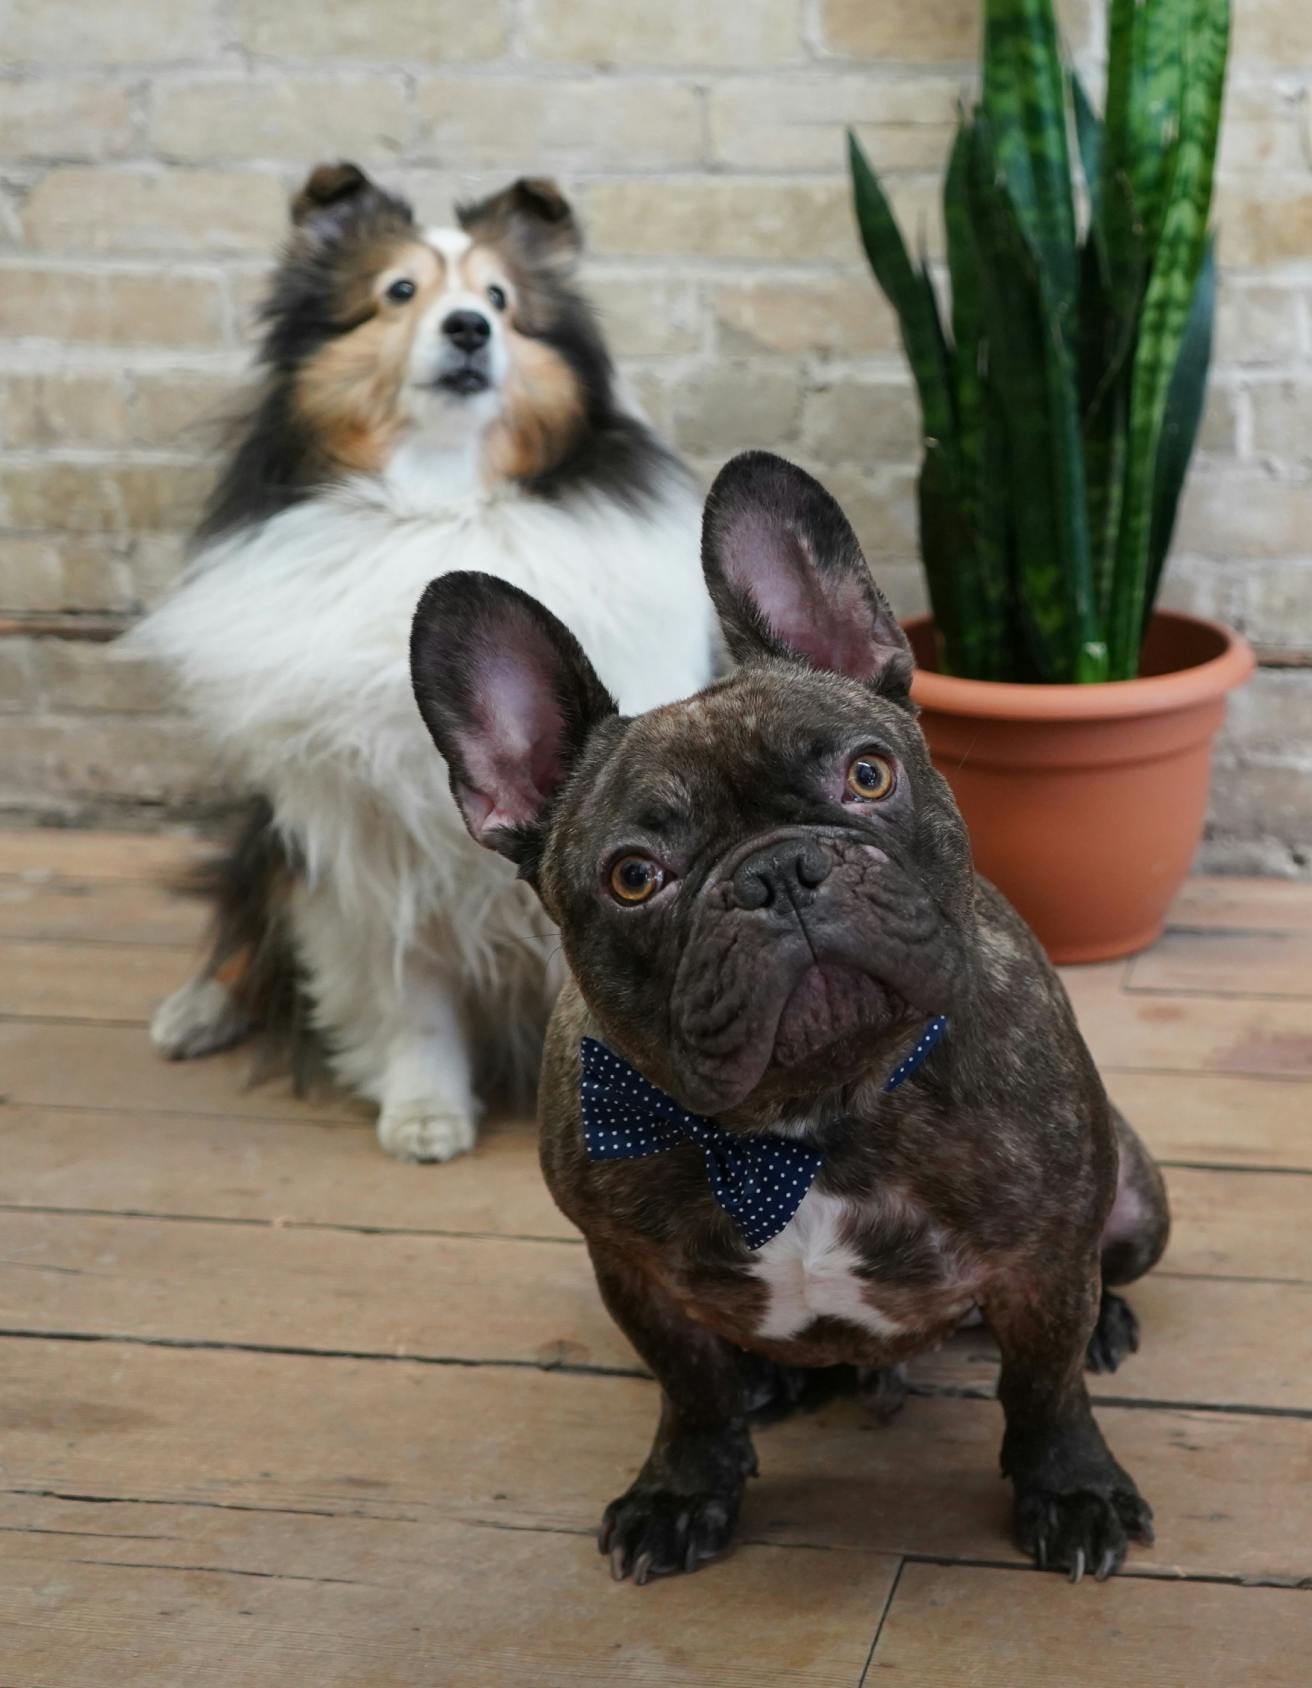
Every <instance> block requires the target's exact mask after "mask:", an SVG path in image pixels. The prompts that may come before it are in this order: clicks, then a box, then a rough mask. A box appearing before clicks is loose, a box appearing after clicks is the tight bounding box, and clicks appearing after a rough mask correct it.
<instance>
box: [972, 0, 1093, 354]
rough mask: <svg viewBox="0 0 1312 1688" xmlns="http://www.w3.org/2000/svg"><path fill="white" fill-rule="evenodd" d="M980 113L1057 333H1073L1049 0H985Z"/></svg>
mask: <svg viewBox="0 0 1312 1688" xmlns="http://www.w3.org/2000/svg"><path fill="white" fill-rule="evenodd" d="M982 105H983V110H984V113H985V115H986V116H987V118H988V121H989V127H990V130H991V133H992V140H993V147H994V151H995V156H996V160H997V164H998V167H999V168H1000V169H1001V171H1002V172H1003V174H1004V175H1005V177H1006V179H1007V186H1008V189H1009V192H1010V195H1011V200H1012V203H1013V205H1014V207H1015V213H1016V216H1017V217H1018V219H1019V221H1020V225H1021V227H1022V229H1023V230H1024V232H1025V236H1026V239H1027V240H1028V242H1029V244H1030V246H1031V247H1032V248H1033V250H1034V253H1035V256H1036V258H1037V260H1038V262H1039V264H1040V265H1041V267H1042V269H1043V271H1044V273H1045V275H1046V278H1047V279H1046V286H1047V289H1048V293H1049V296H1050V299H1051V302H1052V306H1053V309H1054V310H1055V311H1056V313H1057V323H1058V327H1059V329H1060V331H1061V333H1062V334H1063V335H1064V336H1065V337H1066V338H1067V339H1068V340H1072V339H1073V338H1074V321H1075V297H1076V264H1075V260H1076V242H1075V203H1074V199H1073V197H1072V194H1071V160H1070V148H1069V145H1068V142H1067V127H1066V74H1065V71H1064V70H1063V68H1062V62H1061V51H1060V44H1059V41H1058V37H1057V24H1056V19H1055V18H1054V16H1053V9H1052V0H988V5H987V6H986V8H985V28H984V96H983V102H982Z"/></svg>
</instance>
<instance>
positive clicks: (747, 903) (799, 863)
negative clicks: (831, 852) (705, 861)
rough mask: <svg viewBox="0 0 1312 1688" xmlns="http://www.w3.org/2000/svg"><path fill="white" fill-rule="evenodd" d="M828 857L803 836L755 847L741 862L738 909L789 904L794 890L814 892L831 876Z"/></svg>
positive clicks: (736, 884) (736, 883)
mask: <svg viewBox="0 0 1312 1688" xmlns="http://www.w3.org/2000/svg"><path fill="white" fill-rule="evenodd" d="M829 866H830V863H829V858H828V856H827V855H826V854H825V852H824V851H823V850H821V849H819V848H818V847H817V846H816V845H814V844H810V843H808V842H807V840H806V839H804V838H784V839H780V840H779V841H778V842H776V843H774V844H767V845H766V846H765V847H764V849H761V850H753V852H752V853H751V855H750V856H748V857H747V859H746V860H745V861H742V862H740V863H739V864H738V867H737V870H736V871H735V873H734V876H733V881H732V883H733V897H734V901H735V902H736V903H737V904H738V907H739V908H748V909H753V908H769V907H770V906H771V905H772V904H774V903H776V902H778V903H784V904H787V902H788V901H789V898H790V896H791V893H792V892H793V890H794V889H797V888H800V889H802V890H806V891H813V890H814V889H815V888H816V886H817V885H821V884H823V883H824V881H825V880H826V879H827V878H828V877H829Z"/></svg>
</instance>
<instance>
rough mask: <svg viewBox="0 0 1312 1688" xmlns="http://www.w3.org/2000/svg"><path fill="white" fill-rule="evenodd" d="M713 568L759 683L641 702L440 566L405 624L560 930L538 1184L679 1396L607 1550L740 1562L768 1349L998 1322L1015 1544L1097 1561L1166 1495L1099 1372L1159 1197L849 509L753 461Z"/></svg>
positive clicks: (454, 761) (489, 813) (489, 829)
mask: <svg viewBox="0 0 1312 1688" xmlns="http://www.w3.org/2000/svg"><path fill="white" fill-rule="evenodd" d="M703 561H704V566H705V572H706V579H707V583H708V585H709V587H710V591H711V594H712V597H713V598H714V601H715V604H716V608H717V610H718V612H719V615H720V620H721V623H722V625H723V628H724V633H725V636H726V639H727V641H728V645H729V648H730V650H731V652H732V654H733V655H734V657H735V658H736V659H737V661H738V663H739V667H738V669H737V671H736V672H735V673H734V674H733V675H732V676H731V677H729V678H728V679H724V680H721V681H719V682H718V683H716V684H714V685H712V686H710V687H709V688H708V689H707V690H706V691H704V692H701V693H699V694H698V695H697V696H695V697H693V698H690V699H688V700H687V701H685V702H683V703H677V704H672V705H670V706H668V707H666V708H662V709H656V710H653V711H651V712H650V713H649V714H646V715H642V716H639V717H637V718H636V719H632V720H626V719H624V718H622V717H621V716H620V715H618V714H617V712H616V708H615V705H614V703H613V702H612V700H611V698H610V697H609V696H608V695H607V693H606V691H605V690H604V689H603V687H602V685H601V684H600V682H599V681H598V679H597V676H596V674H595V673H594V672H593V669H592V667H591V665H590V664H589V662H588V660H587V658H586V657H585V656H584V654H583V652H582V650H581V649H580V648H579V645H578V643H577V642H576V641H575V639H574V638H573V637H572V636H571V634H570V633H569V632H567V631H566V629H565V628H564V627H563V626H561V625H560V623H559V622H558V621H556V620H555V619H554V617H552V616H551V615H550V614H548V612H547V611H546V610H545V609H543V608H542V607H541V605H539V604H538V603H536V602H535V601H534V600H533V599H532V598H529V597H527V596H526V595H525V594H524V593H522V592H520V591H518V590H516V588H514V587H512V586H509V585H506V584H504V583H502V582H499V581H496V580H492V579H490V578H489V577H487V576H484V575H477V574H450V575H447V576H445V577H444V578H442V579H440V580H437V581H435V582H434V583H433V584H432V585H431V586H430V587H429V588H428V591H427V592H426V594H425V596H424V598H423V601H422V602H421V604H420V606H419V609H418V613H417V615H416V618H415V623H414V632H413V641H412V668H413V676H414V685H415V693H416V696H417V699H418V702H419V706H420V709H421V711H422V712H423V716H424V719H425V720H426V722H427V723H428V726H429V729H430V730H431V732H432V735H433V738H434V740H435V741H436V743H437V746H438V748H439V749H440V750H441V752H442V754H443V756H444V757H445V758H446V760H447V763H448V765H449V767H450V770H451V782H452V789H453V790H454V792H455V795H456V797H457V799H458V801H459V804H460V807H461V809H462V810H463V813H464V816H465V820H466V822H467V824H468V826H469V829H470V831H471V832H472V834H473V835H474V837H475V838H477V839H479V840H480V841H481V842H482V843H484V844H486V845H487V846H489V848H491V849H494V850H499V851H500V852H501V853H502V854H503V855H506V856H508V857H509V858H510V859H511V861H513V862H515V863H516V864H517V865H518V868H519V872H520V874H521V876H522V877H523V878H525V879H527V880H528V881H529V882H530V883H531V884H532V885H533V886H534V887H536V889H537V892H538V894H539V895H540V896H541V899H542V902H543V903H544V905H545V906H546V908H547V910H548V911H549V912H550V914H551V915H552V917H553V918H554V919H555V920H556V922H557V923H558V924H559V927H560V932H561V938H562V942H563V945H564V951H565V955H566V958H567V959H568V962H569V965H570V969H571V972H572V975H573V976H572V978H571V980H570V981H569V982H568V983H567V985H566V987H565V989H564V992H563V994H562V996H561V998H560V1002H559V1004H558V1006H557V1008H556V1012H555V1016H554V1019H553V1021H552V1025H551V1030H550V1033H549V1036H548V1044H547V1052H546V1056H545V1063H544V1070H543V1078H542V1091H541V1108H542V1119H543V1131H542V1164H543V1168H544V1171H545V1173H546V1178H547V1183H548V1185H549V1186H550V1188H551V1192H552V1194H553V1196H554V1197H555V1199H556V1201H557V1202H558V1203H559V1205H560V1207H561V1209H562V1211H563V1212H564V1213H565V1214H566V1215H568V1217H569V1218H570V1219H572V1220H573V1221H574V1223H575V1224H576V1225H577V1226H578V1227H579V1229H580V1230H581V1231H582V1232H583V1235H584V1237H585V1238H586V1240H587V1245H588V1249H589V1251H590V1253H591V1256H592V1261H593V1265H594V1267H595V1269H596V1274H597V1282H598V1285H599V1287H600V1289H601V1294H602V1297H603V1299H604V1301H605V1303H606V1306H607V1307H608V1308H609V1309H610V1312H611V1315H612V1317H613V1318H614V1319H615V1321H616V1322H617V1324H618V1325H619V1326H620V1328H621V1329H622V1330H623V1331H624V1333H625V1335H626V1336H627V1337H628V1338H629V1340H630V1341H631V1342H632V1343H633V1346H634V1347H635V1348H636V1349H637V1351H638V1353H639V1354H640V1355H641V1356H642V1358H643V1359H644V1360H645V1361H646V1363H647V1365H648V1366H649V1367H650V1368H651V1370H652V1371H653V1372H654V1373H655V1375H656V1377H657V1379H658V1380H659V1382H660V1385H661V1390H662V1397H661V1415H660V1424H659V1427H658V1429H657V1432H656V1440H655V1444H654V1446H653V1448H652V1451H651V1453H650V1455H649V1456H648V1459H647V1462H646V1464H645V1465H644V1466H643V1468H642V1470H641V1472H640V1473H639V1475H638V1477H637V1480H636V1481H635V1482H634V1484H633V1486H632V1487H631V1488H630V1489H629V1490H628V1491H627V1493H625V1494H623V1495H621V1496H620V1497H619V1498H618V1499H617V1500H614V1501H612V1502H611V1504H610V1506H609V1507H607V1509H606V1512H605V1516H604V1519H603V1522H602V1526H601V1537H600V1541H601V1548H602V1551H603V1552H606V1553H609V1555H610V1560H611V1565H612V1569H613V1571H614V1574H615V1575H616V1576H617V1577H624V1576H626V1575H627V1574H628V1573H629V1572H630V1571H631V1572H632V1573H633V1575H634V1577H635V1580H636V1581H638V1582H645V1581H646V1580H647V1578H648V1577H649V1576H651V1575H655V1574H658V1573H663V1572H672V1571H681V1570H693V1569H695V1568H696V1567H697V1566H698V1565H699V1564H700V1563H701V1562H702V1561H703V1560H707V1559H711V1558H714V1557H715V1556H716V1555H717V1554H719V1553H720V1552H721V1551H722V1550H723V1549H724V1548H725V1546H726V1545H727V1543H728V1541H729V1539H730V1536H731V1534H732V1532H733V1529H734V1525H735V1522H736V1519H737V1515H738V1509H739V1502H740V1500H741V1497H742V1492H743V1486H744V1483H745V1480H746V1478H747V1477H748V1476H749V1475H750V1474H752V1473H753V1472H754V1471H755V1469H756V1460H755V1455H754V1453H753V1449H752V1443H751V1439H750V1435H749V1432H748V1427H747V1418H746V1411H745V1393H744V1389H745V1383H744V1380H745V1377H746V1376H747V1375H748V1374H749V1372H751V1368H752V1367H753V1366H754V1367H755V1368H756V1372H753V1373H752V1375H754V1376H755V1375H758V1374H759V1368H760V1365H761V1362H760V1361H759V1360H756V1361H753V1360H752V1359H751V1356H764V1357H765V1360H766V1361H768V1362H772V1363H773V1364H774V1365H777V1367H779V1368H788V1369H789V1370H787V1371H781V1373H780V1377H781V1379H786V1378H791V1375H792V1374H791V1368H799V1367H801V1368H809V1367H826V1366H833V1365H835V1364H854V1365H856V1366H858V1367H870V1368H889V1367H895V1366H896V1365H897V1364H898V1363H899V1362H901V1361H902V1360H904V1359H906V1358H907V1357H908V1356H910V1355H913V1354H917V1353H919V1352H921V1351H922V1350H924V1349H927V1348H930V1347H933V1346H934V1345H935V1344H937V1343H939V1342H941V1341H942V1340H943V1339H944V1337H946V1336H947V1335H949V1334H950V1333H951V1332H952V1331H953V1330H955V1329H956V1328H957V1327H958V1325H959V1324H960V1323H961V1322H962V1320H963V1318H965V1317H966V1316H967V1315H968V1314H970V1313H972V1311H973V1310H976V1309H978V1311H979V1313H981V1314H982V1315H983V1318H984V1320H985V1321H986V1322H987V1324H988V1326H989V1328H990V1329H991V1330H992V1331H993V1333H994V1335H995V1336H996V1338H997V1341H998V1344H999V1346H1000V1348H1001V1351H1002V1375H1001V1382H1000V1385H999V1391H998V1392H999V1396H1000V1399H1001V1402H1002V1406H1003V1410H1004V1413H1005V1417H1006V1431H1005V1435H1004V1437H1003V1441H1002V1468H1003V1471H1004V1472H1005V1473H1006V1474H1007V1475H1008V1476H1010V1478H1011V1479H1012V1482H1013V1484H1014V1485H1015V1527H1016V1534H1017V1538H1018V1541H1019V1543H1020V1545H1021V1546H1022V1547H1023V1548H1024V1549H1025V1550H1027V1551H1028V1552H1030V1553H1032V1554H1033V1555H1034V1557H1035V1558H1036V1559H1037V1560H1038V1563H1039V1564H1040V1565H1047V1566H1051V1567H1053V1568H1054V1569H1064V1570H1066V1571H1068V1572H1069V1573H1070V1575H1071V1576H1072V1578H1074V1579H1075V1580H1078V1579H1079V1577H1080V1576H1081V1575H1083V1573H1084V1571H1085V1569H1086V1567H1087V1568H1088V1569H1089V1570H1090V1571H1092V1572H1094V1573H1095V1574H1096V1575H1097V1576H1098V1577H1099V1578H1102V1577H1105V1576H1107V1575H1109V1574H1110V1573H1111V1572H1112V1571H1114V1570H1115V1569H1116V1568H1117V1567H1118V1566H1119V1565H1120V1564H1121V1563H1122V1561H1123V1559H1124V1556H1125V1551H1126V1542H1127V1538H1129V1537H1133V1538H1136V1539H1138V1540H1140V1541H1151V1539H1152V1529H1151V1519H1152V1513H1151V1510H1150V1508H1149V1507H1148V1505H1147V1503H1146V1502H1145V1501H1144V1500H1143V1499H1142V1498H1141V1497H1140V1495H1139V1492H1138V1490H1137V1489H1136V1488H1135V1485H1134V1483H1133V1481H1132V1480H1131V1478H1130V1477H1129V1476H1128V1475H1127V1474H1126V1473H1125V1471H1123V1470H1122V1469H1121V1467H1120V1466H1119V1465H1118V1464H1117V1462H1116V1461H1115V1459H1113V1457H1112V1455H1111V1453H1110V1452H1109V1450H1108V1448H1107V1445H1106V1443H1105V1442H1104V1441H1103V1438H1102V1434H1101V1432H1100V1431H1099V1429H1098V1427H1097V1425H1096V1424H1095V1422H1094V1419H1093V1415H1092V1412H1091V1411H1090V1407H1089V1397H1088V1393H1087V1391H1086V1389H1085V1385H1084V1379H1083V1375H1082V1370H1083V1367H1084V1366H1085V1364H1086V1363H1087V1364H1089V1365H1090V1366H1092V1367H1093V1369H1095V1370H1096V1369H1102V1368H1114V1367H1115V1366H1116V1364H1117V1363H1118V1361H1119V1360H1120V1359H1121V1358H1122V1357H1123V1355H1124V1354H1125V1353H1126V1352H1127V1351H1129V1350H1130V1349H1133V1348H1134V1347H1135V1346H1137V1336H1136V1327H1135V1321H1134V1317H1133V1314H1132V1313H1131V1312H1130V1310H1129V1308H1128V1307H1127V1306H1126V1304H1125V1303H1124V1302H1123V1301H1122V1300H1121V1299H1120V1298H1119V1297H1118V1296H1116V1295H1113V1294H1112V1293H1111V1291H1110V1289H1109V1287H1108V1286H1109V1285H1113V1284H1124V1283H1127V1282H1129V1281H1130V1280H1132V1279H1134V1278H1137V1277H1138V1276H1139V1275H1140V1274H1141V1273H1143V1272H1145V1271H1147V1270H1148V1268H1149V1267H1150V1266H1152V1265H1153V1264H1154V1263H1155V1262H1156V1261H1157V1259H1158V1258H1159V1256H1160V1255H1161V1252H1162V1250H1163V1248H1164V1246H1165V1243H1166V1237H1167V1231H1168V1228H1169V1219H1168V1214H1167V1206H1166V1196H1165V1191H1164V1188H1163V1185H1162V1180H1161V1176H1160V1174H1159V1173H1158V1171H1157V1168H1156V1167H1155V1166H1154V1164H1153V1162H1152V1160H1151V1159H1150V1157H1149V1155H1148V1153H1147V1151H1146V1150H1145V1149H1144V1147H1143V1145H1142V1144H1141V1143H1140V1141H1139V1139H1138V1138H1137V1137H1136V1136H1135V1134H1134V1133H1133V1131H1132V1130H1131V1129H1130V1127H1129V1126H1128V1125H1127V1124H1126V1122H1125V1121H1124V1120H1123V1119H1122V1118H1121V1117H1120V1115H1119V1114H1118V1113H1117V1112H1116V1110H1115V1109H1114V1108H1113V1107H1112V1106H1111V1105H1110V1103H1109V1102H1108V1100H1107V1096H1106V1093H1105V1092H1104V1090H1103V1087H1102V1083H1101V1081H1100V1080H1099V1077H1098V1074H1097V1071H1096V1070H1095V1068H1094V1064H1093V1060H1092V1058H1091V1056H1090V1054H1089V1051H1088V1049H1087V1048H1086V1047H1085V1044H1084V1040H1083V1039H1082V1037H1081V1036H1080V1033H1079V1031H1078V1030H1077V1028H1076V1025H1075V1020H1074V1018H1073V1016H1072V1013H1071V1009H1070V1005H1069V1003H1068V1002H1067V999H1066V995H1065V992H1064V991H1063V989H1062V987H1061V984H1060V983H1059V981H1058V979H1057V977H1056V975H1055V974H1054V973H1053V970H1052V968H1051V967H1050V966H1049V964H1048V962H1047V960H1046V958H1045V957H1044V955H1043V952H1042V950H1041V949H1040V948H1039V945H1038V943H1037V941H1036V940H1035V938H1034V937H1033V935H1032V934H1031V933H1030V931H1029V929H1028V928H1027V927H1026V926H1025V925H1024V923H1023V922H1022V921H1021V919H1020V917H1019V916H1018V915H1017V914H1016V913H1015V911H1014V910H1013V909H1012V908H1011V907H1010V906H1009V905H1008V904H1007V903H1006V902H1005V901H1004V899H1003V898H1002V897H1001V896H1000V895H999V893H998V892H997V891H996V890H994V888H993V887H992V886H991V885H989V884H988V883H986V882H985V881H984V880H982V879H979V878H977V877H976V875H975V873H974V872H973V870H972V867H971V858H970V846H969V843H968V841H967V837H966V831H965V827H964V826H963V824H962V820H961V816H960V815H959V813H958V812H957V808H956V805H955V803H954V802H953V800H952V796H951V794H950V792H949V790H948V787H947V785H946V784H945V783H944V781H943V780H942V779H941V778H940V776H939V775H938V774H937V773H935V771H934V770H933V768H932V767H931V766H930V761H929V756H928V753H927V750H926V746H925V741H924V738H923V737H922V735H921V732H920V729H919V727H918V726H917V725H916V711H915V708H914V706H913V705H912V704H911V702H910V701H909V697H908V688H909V686H910V682H911V674H912V659H911V653H910V651H909V648H908V646H907V641H906V639H905V637H904V636H903V634H902V632H901V630H900V629H899V627H898V625H897V623H896V622H895V620H894V619H893V616H892V613H891V612H890V610H889V608H888V605H887V604H886V603H885V601H884V599H883V598H882V597H881V595H880V593H879V592H878V590H877V589H876V588H875V586H874V585H873V583H872V581H871V579H870V575H869V572H868V570H867V567H866V564H865V560H864V558H863V557H862V555H861V551H860V548H859V546H858V544H857V541H856V537H855V535H854V534H853V532H852V530H851V528H850V527H849V525H848V523H847V520H846V518H845V517H844V515H843V513H842V511H841V510H840V509H839V508H838V506H837V504H836V503H835V502H834V500H833V499H832V498H831V497H830V496H829V494H828V493H827V492H826V491H825V490H824V488H823V487H821V486H819V485H818V484H817V483H816V482H815V481H814V480H812V479H811V478H810V476H808V475H806V474H803V473H802V471H801V470H799V469H796V468H794V467H793V466H792V465H790V464H788V463H785V462H783V461H782V460H781V459H779V458H776V457H772V456H769V455H767V454H764V453H760V452H752V453H748V454H746V455H744V456H741V457H737V458H735V459H734V460H733V461H732V462H731V463H729V464H728V466H727V467H726V468H725V469H724V470H723V471H722V473H721V474H720V476H719V478H718V480H717V481H716V483H715V486H714V488H713V489H712V491H711V495H710V498H709V500H708V503H707V506H706V518H705V526H704V537H703ZM944 1019H946V1022H947V1024H946V1030H944V1026H943V1022H944ZM581 1046H582V1050H583V1053H582V1055H581ZM639 1075H641V1076H639ZM581 1084H582V1085H583V1086H584V1089H583V1091H582V1100H581V1089H580V1086H581Z"/></svg>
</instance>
